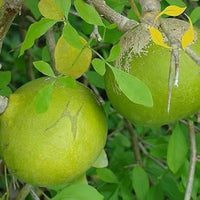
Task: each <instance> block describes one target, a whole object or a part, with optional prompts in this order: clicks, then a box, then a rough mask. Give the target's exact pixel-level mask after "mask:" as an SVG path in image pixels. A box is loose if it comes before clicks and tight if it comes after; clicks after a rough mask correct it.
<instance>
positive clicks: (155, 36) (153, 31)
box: [149, 27, 171, 49]
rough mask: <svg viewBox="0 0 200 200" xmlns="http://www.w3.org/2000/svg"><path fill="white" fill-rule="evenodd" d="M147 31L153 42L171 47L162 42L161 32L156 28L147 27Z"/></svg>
mask: <svg viewBox="0 0 200 200" xmlns="http://www.w3.org/2000/svg"><path fill="white" fill-rule="evenodd" d="M149 31H150V33H151V38H152V40H153V42H154V43H155V44H157V45H160V46H162V47H165V48H168V49H170V48H171V47H170V46H168V45H167V44H165V43H164V39H163V36H162V33H161V32H160V31H159V30H157V29H155V28H153V27H149Z"/></svg>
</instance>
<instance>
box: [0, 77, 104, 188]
mask: <svg viewBox="0 0 200 200" xmlns="http://www.w3.org/2000/svg"><path fill="white" fill-rule="evenodd" d="M52 81H53V79H52V78H40V79H37V80H34V81H32V82H29V83H27V84H25V85H24V86H22V87H21V88H19V89H18V90H16V92H15V93H14V94H12V95H11V96H10V98H9V105H8V108H7V109H6V111H5V112H4V113H3V114H2V115H0V138H1V140H0V151H1V152H2V155H3V160H4V162H5V163H6V165H7V166H8V168H9V170H10V172H11V173H12V174H13V175H14V176H16V177H18V178H19V179H21V180H23V181H25V182H28V183H30V184H33V185H39V186H51V185H59V184H62V183H65V182H69V181H72V180H73V179H75V178H77V177H78V176H80V175H82V174H83V173H84V172H85V171H86V170H87V169H88V168H89V167H90V166H91V165H92V164H93V163H94V161H95V160H96V159H97V157H98V156H99V154H100V153H101V151H102V149H103V148H104V145H105V141H106V133H107V123H106V117H105V114H104V112H103V110H102V107H101V106H100V104H99V103H98V102H97V100H96V98H95V97H94V95H93V94H92V93H91V91H90V90H89V89H87V88H86V87H85V86H83V85H82V84H80V83H77V86H76V87H75V88H70V87H67V86H64V85H63V84H62V83H60V82H58V81H57V82H56V83H55V85H54V90H53V95H52V102H51V104H50V107H49V108H48V110H47V111H46V112H45V113H41V114H36V113H35V110H34V103H33V99H34V97H35V95H36V94H37V92H38V91H39V90H40V89H41V88H43V87H44V86H46V85H47V84H50V83H51V82H52Z"/></svg>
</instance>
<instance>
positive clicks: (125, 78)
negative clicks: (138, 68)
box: [110, 66, 153, 107]
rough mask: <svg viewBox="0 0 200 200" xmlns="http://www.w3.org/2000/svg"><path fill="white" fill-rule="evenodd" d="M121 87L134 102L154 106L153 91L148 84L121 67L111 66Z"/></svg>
mask: <svg viewBox="0 0 200 200" xmlns="http://www.w3.org/2000/svg"><path fill="white" fill-rule="evenodd" d="M110 69H111V70H112V72H113V74H114V77H115V80H116V82H117V84H118V86H119V89H120V90H121V91H122V92H123V93H124V95H126V97H127V98H128V99H130V100H131V101H132V102H134V103H136V104H140V105H144V106H147V107H152V106H153V98H152V95H151V91H150V90H149V88H148V87H147V85H146V84H145V83H144V82H142V81H141V80H140V79H138V78H136V77H135V76H133V75H131V74H128V73H126V72H124V71H122V70H120V69H117V68H115V67H111V66H110Z"/></svg>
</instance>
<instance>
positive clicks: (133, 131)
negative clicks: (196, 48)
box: [0, 0, 200, 200]
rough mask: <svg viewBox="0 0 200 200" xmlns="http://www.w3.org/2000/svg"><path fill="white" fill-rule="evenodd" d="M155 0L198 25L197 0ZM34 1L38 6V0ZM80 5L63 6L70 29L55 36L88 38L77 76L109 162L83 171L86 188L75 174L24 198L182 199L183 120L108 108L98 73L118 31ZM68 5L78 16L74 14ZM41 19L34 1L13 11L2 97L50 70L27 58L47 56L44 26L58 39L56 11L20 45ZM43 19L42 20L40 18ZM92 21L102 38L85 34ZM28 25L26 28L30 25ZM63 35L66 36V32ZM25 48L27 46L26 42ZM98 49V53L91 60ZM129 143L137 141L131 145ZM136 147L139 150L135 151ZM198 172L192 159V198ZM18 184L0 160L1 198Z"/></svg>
mask: <svg viewBox="0 0 200 200" xmlns="http://www.w3.org/2000/svg"><path fill="white" fill-rule="evenodd" d="M58 2H61V1H58ZM106 3H107V4H108V5H109V6H110V7H112V8H113V9H114V10H116V11H118V12H120V13H123V14H124V15H127V16H128V17H129V18H130V19H134V20H138V18H137V16H136V14H135V13H134V11H133V10H132V9H131V6H130V4H129V2H128V0H106ZM46 5H47V4H45V6H46ZM136 5H137V7H138V10H139V11H141V8H140V5H139V4H138V3H137V2H136ZM161 5H162V9H164V8H165V7H166V6H168V5H178V6H181V7H185V6H187V10H186V13H187V14H188V15H189V16H190V18H191V19H192V22H193V24H194V26H196V27H200V2H199V1H182V0H176V1H172V0H162V1H161ZM40 6H41V7H42V5H40ZM60 8H62V6H61V7H60ZM68 9H69V8H68ZM87 9H88V8H87V7H85V6H84V5H82V3H81V1H78V0H77V1H75V3H74V1H72V6H71V8H70V10H69V14H68V12H67V6H66V7H65V10H64V11H65V12H66V13H65V14H66V18H67V19H68V23H70V25H71V26H72V27H70V28H68V29H67V28H66V29H64V31H66V33H63V34H64V35H65V36H66V37H65V39H66V40H67V41H68V42H71V45H72V46H79V45H80V41H78V39H77V38H78V37H77V35H76V34H79V35H80V36H82V37H83V38H84V39H85V40H86V41H87V42H88V43H89V44H90V47H91V48H92V50H93V61H92V64H91V67H90V69H89V70H88V71H87V72H86V73H85V74H84V76H82V77H80V78H79V79H78V80H79V81H80V82H82V83H84V84H85V85H87V86H88V87H90V88H91V89H92V90H93V91H94V93H96V95H97V96H98V97H99V99H100V100H101V101H102V103H103V106H104V109H105V112H106V115H107V119H108V127H109V132H108V140H107V144H106V147H105V151H106V153H107V157H108V161H109V164H108V166H107V167H106V168H94V167H93V168H91V169H90V170H89V171H88V172H87V181H88V183H89V185H90V186H88V185H86V184H84V183H85V180H84V178H83V179H81V180H79V181H78V182H76V183H74V184H72V185H70V186H65V185H64V186H59V187H54V188H34V191H35V193H31V194H29V196H28V197H27V199H32V198H34V195H35V194H37V196H38V197H39V198H40V199H53V200H59V199H66V200H67V199H76V200H79V199H81V200H82V199H83V200H84V199H86V200H88V199H91V197H92V199H93V200H100V199H103V198H104V199H105V200H134V199H139V200H162V199H163V200H164V199H170V200H181V199H183V198H184V193H185V188H186V181H187V176H188V168H189V160H190V149H189V138H188V132H189V130H188V126H187V122H186V120H185V119H182V120H180V121H179V122H177V123H176V124H174V123H173V124H169V125H166V126H163V127H157V128H146V127H142V126H133V127H132V126H131V125H130V123H129V122H128V121H127V120H125V119H124V118H123V117H122V116H121V115H119V113H117V112H116V111H115V110H114V109H113V108H112V106H111V105H110V102H109V100H108V98H107V96H106V93H105V90H104V89H105V88H104V81H103V77H102V76H101V75H103V74H104V71H105V70H104V68H105V62H112V61H113V60H115V58H116V57H117V55H118V51H119V49H118V46H117V43H118V41H119V39H120V37H121V35H122V34H123V33H122V32H120V31H119V30H117V29H116V26H115V25H113V24H112V25H110V24H109V23H108V22H107V21H106V20H104V19H103V20H102V19H101V18H99V17H98V15H96V14H95V13H91V12H92V11H90V10H87ZM61 11H62V10H61ZM76 11H78V14H79V15H80V16H81V17H80V16H78V15H77V12H76ZM91 14H92V15H93V16H94V17H93V18H92V20H93V21H91V17H90V16H89V15H91ZM41 17H42V16H41V14H40V11H39V9H38V0H34V1H30V0H26V1H25V5H24V7H23V9H22V11H21V14H20V15H18V16H17V17H16V19H15V21H14V23H13V25H12V27H11V28H10V30H9V32H8V34H7V36H6V38H5V40H4V43H3V49H2V53H1V55H0V64H1V65H2V69H1V72H0V94H1V95H6V96H7V95H9V93H11V92H12V91H15V90H16V89H17V88H18V87H20V86H21V85H23V84H24V83H26V82H28V81H30V80H32V79H35V78H38V77H41V76H44V75H43V74H45V73H46V74H47V75H52V76H53V74H52V72H49V71H48V67H47V71H45V69H44V68H45V67H44V65H42V67H41V68H42V69H40V67H38V65H37V63H36V64H34V65H35V66H36V67H35V68H34V67H33V62H35V61H40V60H42V61H44V62H46V63H49V64H51V55H50V54H49V51H48V44H47V39H46V35H45V34H44V33H45V32H46V30H48V29H49V28H50V27H53V33H54V36H55V38H56V40H58V39H59V37H60V36H61V34H62V28H63V23H61V22H57V20H58V19H59V17H58V19H57V16H55V19H54V20H48V19H43V22H42V23H41V26H37V27H36V28H37V29H39V31H38V32H39V34H38V35H36V33H35V32H32V33H30V34H32V35H31V36H30V38H31V39H30V40H29V41H27V40H26V42H25V43H23V44H22V42H23V41H24V40H25V37H26V34H27V33H28V31H27V30H28V29H29V27H30V25H31V24H33V23H35V22H36V21H39V20H41ZM180 18H181V19H183V20H184V19H185V20H187V18H186V17H185V16H184V15H181V16H180ZM44 20H46V21H45V22H44ZM58 21H59V20H58ZM102 21H103V22H102ZM40 22H41V21H40ZM56 22H57V23H56ZM102 23H103V24H102ZM93 24H97V25H99V33H100V35H101V37H102V41H100V42H99V41H97V40H94V39H93V40H91V39H90V35H91V33H92V32H93V28H94V27H93ZM53 25H54V26H53ZM70 25H69V26H70ZM102 25H103V26H102ZM32 28H34V27H33V25H32ZM29 30H30V29H29ZM69 35H70V36H71V37H69V38H67V36H69ZM35 39H36V40H35ZM34 40H35V41H34ZM33 44H34V45H33ZM32 45H33V46H32ZM31 46H32V48H30V47H31ZM26 49H27V50H26ZM25 50H26V51H25ZM24 51H25V52H24ZM23 53H24V54H23ZM19 55H21V56H19ZM99 55H100V56H101V57H100V58H101V59H99ZM8 71H10V72H11V74H10V73H9V72H8ZM41 72H42V73H41ZM97 72H98V73H97ZM191 119H192V120H193V121H194V122H195V129H196V132H199V130H200V126H199V124H198V123H197V122H198V116H197V115H194V116H192V117H191ZM196 141H197V153H198V154H199V153H200V135H199V134H196ZM136 143H137V145H135V144H136ZM137 148H138V149H139V151H140V153H139V154H138V153H137ZM199 176H200V164H199V163H198V162H197V165H196V174H195V180H194V187H193V192H192V199H193V200H198V199H200V179H199ZM15 187H17V188H15ZM26 187H27V185H25V186H24V183H21V182H20V181H17V180H15V179H13V177H12V176H11V175H10V174H9V173H8V172H6V169H5V166H4V165H3V163H1V165H0V196H1V199H4V198H7V196H6V194H7V193H9V194H10V199H15V198H16V196H17V195H18V193H20V191H22V188H23V189H26ZM71 196H72V197H71ZM35 198H36V197H35Z"/></svg>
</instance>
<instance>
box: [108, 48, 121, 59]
mask: <svg viewBox="0 0 200 200" xmlns="http://www.w3.org/2000/svg"><path fill="white" fill-rule="evenodd" d="M119 54H120V45H119V44H116V45H114V46H113V47H112V49H111V51H110V55H109V57H108V58H107V59H106V61H108V62H113V61H115V60H116V59H117V58H118V56H119Z"/></svg>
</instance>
